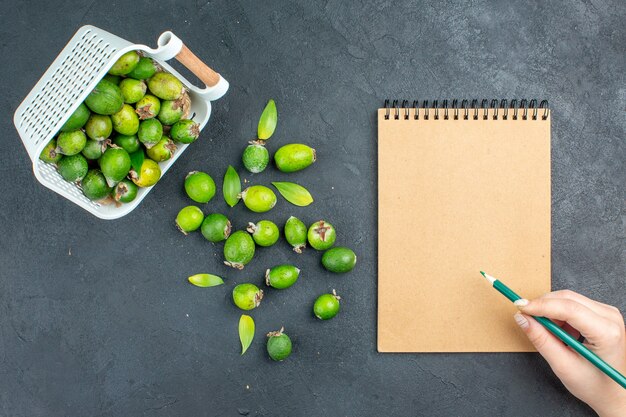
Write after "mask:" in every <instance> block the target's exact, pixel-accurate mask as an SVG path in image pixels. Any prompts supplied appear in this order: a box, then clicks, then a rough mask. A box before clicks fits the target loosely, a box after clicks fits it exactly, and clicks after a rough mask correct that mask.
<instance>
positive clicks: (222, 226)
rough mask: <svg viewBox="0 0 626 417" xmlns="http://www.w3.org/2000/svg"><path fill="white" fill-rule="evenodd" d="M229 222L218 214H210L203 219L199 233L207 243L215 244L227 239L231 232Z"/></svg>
mask: <svg viewBox="0 0 626 417" xmlns="http://www.w3.org/2000/svg"><path fill="white" fill-rule="evenodd" d="M231 227H232V226H231V224H230V220H228V218H227V217H226V216H224V215H223V214H220V213H211V214H209V215H208V216H206V217H205V218H204V221H203V222H202V226H201V229H200V231H201V232H202V236H204V238H205V239H206V240H208V241H209V242H213V243H217V242H221V241H223V240H226V239H228V236H230V231H231Z"/></svg>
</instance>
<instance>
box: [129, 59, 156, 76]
mask: <svg viewBox="0 0 626 417" xmlns="http://www.w3.org/2000/svg"><path fill="white" fill-rule="evenodd" d="M156 72H157V66H156V64H155V63H154V61H153V60H152V59H150V58H148V57H145V56H144V57H141V58H140V59H139V62H138V63H137V65H135V68H133V70H132V71H131V72H129V73H128V74H126V76H127V77H130V78H134V79H136V80H146V79H148V78H150V77H152V76H153V75H154V74H155V73H156Z"/></svg>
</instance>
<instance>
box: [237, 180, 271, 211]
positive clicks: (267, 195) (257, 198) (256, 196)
mask: <svg viewBox="0 0 626 417" xmlns="http://www.w3.org/2000/svg"><path fill="white" fill-rule="evenodd" d="M241 199H242V200H243V203H244V204H245V205H246V207H248V209H250V210H252V211H254V212H255V213H265V212H266V211H269V210H271V209H272V208H273V207H274V206H275V205H276V194H274V191H272V190H271V189H269V188H267V187H265V186H263V185H253V186H251V187H248V188H246V189H245V190H243V191H242V192H241Z"/></svg>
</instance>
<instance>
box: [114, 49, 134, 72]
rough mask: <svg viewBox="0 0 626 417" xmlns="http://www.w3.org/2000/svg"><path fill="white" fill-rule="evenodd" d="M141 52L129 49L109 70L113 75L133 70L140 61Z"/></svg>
mask: <svg viewBox="0 0 626 417" xmlns="http://www.w3.org/2000/svg"><path fill="white" fill-rule="evenodd" d="M139 58H140V56H139V54H138V53H137V51H128V52H126V53H125V54H124V55H122V56H121V57H119V58H118V59H117V61H115V64H113V66H112V67H111V69H110V70H109V74H111V75H126V74H128V73H129V72H131V71H132V70H133V69H135V67H136V66H137V64H138V63H139Z"/></svg>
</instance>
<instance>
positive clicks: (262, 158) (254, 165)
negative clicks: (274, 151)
mask: <svg viewBox="0 0 626 417" xmlns="http://www.w3.org/2000/svg"><path fill="white" fill-rule="evenodd" d="M241 161H242V162H243V165H244V166H245V167H246V169H247V170H248V171H250V172H251V173H253V174H258V173H259V172H262V171H263V170H264V169H265V168H266V167H267V164H268V163H269V161H270V153H269V152H268V151H267V149H266V148H265V146H263V145H259V144H256V143H252V144H250V145H248V146H247V147H246V149H245V150H244V151H243V155H242V156H241Z"/></svg>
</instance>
